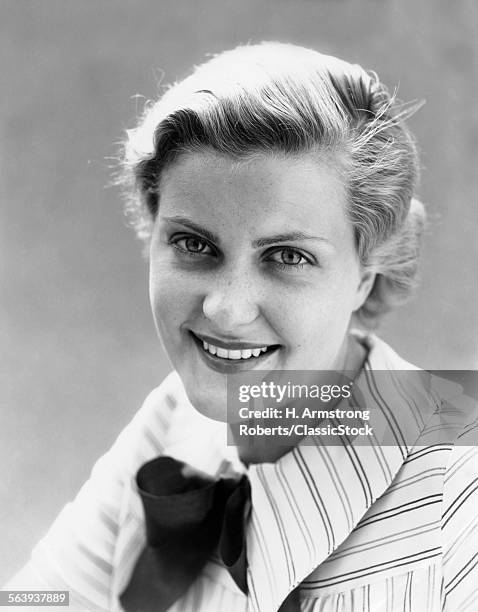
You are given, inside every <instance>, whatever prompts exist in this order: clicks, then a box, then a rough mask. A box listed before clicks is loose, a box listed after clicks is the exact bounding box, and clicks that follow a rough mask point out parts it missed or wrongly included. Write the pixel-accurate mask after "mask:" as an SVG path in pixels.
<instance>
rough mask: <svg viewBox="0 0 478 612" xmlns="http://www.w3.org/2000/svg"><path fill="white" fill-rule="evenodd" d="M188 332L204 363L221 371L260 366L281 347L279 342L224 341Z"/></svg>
mask: <svg viewBox="0 0 478 612" xmlns="http://www.w3.org/2000/svg"><path fill="white" fill-rule="evenodd" d="M189 333H190V335H191V337H192V339H193V340H194V343H195V344H196V346H197V347H198V350H199V353H200V354H201V356H202V357H203V359H205V360H206V363H207V364H208V365H209V366H210V367H213V369H219V371H221V372H226V371H229V370H230V371H234V370H237V369H240V370H242V369H249V368H256V367H260V366H261V365H262V363H263V362H264V361H265V360H266V359H268V358H269V357H270V356H271V355H272V354H273V353H275V352H276V351H278V350H279V349H280V348H281V345H280V344H262V345H261V344H253V343H249V342H224V341H221V340H218V339H216V338H212V337H210V336H203V335H202V334H201V335H196V334H195V333H194V332H192V331H190V332H189ZM214 366H216V367H214ZM224 368H225V369H224Z"/></svg>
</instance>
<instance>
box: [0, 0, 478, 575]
mask: <svg viewBox="0 0 478 612" xmlns="http://www.w3.org/2000/svg"><path fill="white" fill-rule="evenodd" d="M477 7H478V5H477V4H476V3H474V2H473V0H470V1H468V2H466V1H459V2H449V0H446V1H445V0H442V1H439V0H420V1H419V2H418V1H417V0H396V1H386V0H382V1H379V0H376V1H374V0H370V1H369V0H361V1H359V0H356V1H346V0H334V1H333V0H329V1H325V0H322V1H320V0H289V1H283V0H274V1H272V0H271V1H269V0H235V1H229V0H201V1H195V0H189V1H186V2H185V1H181V0H175V1H174V2H169V1H165V0H156V1H147V0H135V1H134V2H133V1H132V0H131V1H128V0H123V1H116V2H113V1H111V0H101V1H100V0H81V1H79V0H75V1H71V0H38V1H36V2H33V1H31V2H28V1H26V0H0V45H1V47H0V51H1V53H0V62H1V64H0V80H1V83H0V86H1V94H2V95H1V96H0V111H1V123H0V130H1V132H0V164H1V165H0V172H1V175H0V190H1V225H0V232H1V235H0V249H1V251H0V261H1V264H0V265H1V273H2V279H1V302H0V310H1V317H0V334H1V336H0V347H1V357H0V359H1V362H0V385H1V386H0V410H1V427H0V474H1V477H0V583H1V582H3V580H4V579H6V578H7V577H8V576H9V575H10V574H11V573H12V572H14V571H15V570H16V569H17V568H18V567H19V566H20V565H21V564H23V563H24V562H25V561H26V559H27V555H28V552H29V550H30V549H31V547H32V545H33V544H34V543H35V542H36V541H37V540H38V538H39V537H40V536H41V534H42V533H44V531H45V530H46V528H47V527H48V525H49V523H51V521H52V520H53V518H54V517H55V515H56V514H57V512H58V511H59V509H60V507H61V506H62V505H63V504H64V503H65V502H66V501H67V500H68V499H70V498H71V497H72V496H73V495H74V494H75V492H76V491H77V489H78V488H79V486H80V484H81V483H82V482H83V481H84V480H85V479H86V478H87V476H88V473H89V470H90V468H91V466H92V463H93V461H94V460H95V459H96V458H97V457H98V456H99V455H100V454H102V453H103V452H104V451H105V450H106V449H107V447H108V446H109V445H110V444H111V442H112V441H113V440H114V438H115V437H116V435H117V434H118V433H119V432H120V430H121V429H122V427H123V426H124V425H125V424H126V423H127V422H128V421H129V420H130V418H131V417H132V415H133V414H134V412H135V411H136V410H137V408H138V406H139V405H140V404H141V402H142V400H143V398H144V397H145V395H146V394H147V392H148V391H149V390H150V389H151V388H152V387H153V386H155V385H157V384H158V383H159V382H160V381H161V379H162V378H163V376H164V374H165V373H166V372H167V371H168V367H169V366H168V364H167V361H166V358H165V357H164V355H163V354H162V352H161V349H160V347H159V343H158V342H157V340H156V338H155V333H154V329H153V325H152V322H151V319H150V314H149V305H148V298H147V267H146V265H145V262H144V261H143V260H142V258H141V255H140V246H139V244H138V243H137V242H136V241H135V239H134V237H133V234H132V232H131V231H130V230H128V229H127V228H126V227H125V223H124V219H123V216H122V212H121V205H120V202H119V197H118V193H117V191H116V190H115V189H111V188H106V185H107V183H108V182H109V180H110V165H111V163H112V162H111V160H110V159H109V158H110V157H114V155H115V154H116V150H117V149H116V145H115V143H117V141H118V139H119V138H121V136H122V133H123V130H124V129H125V128H127V127H131V126H132V124H133V121H134V117H135V115H136V113H137V111H138V110H140V109H141V108H142V100H141V99H137V98H134V97H133V96H134V94H141V95H143V96H145V98H151V97H154V96H155V95H156V91H157V82H158V80H159V79H160V78H161V75H163V74H164V80H163V83H164V82H168V81H171V80H173V79H175V78H178V77H181V76H185V75H186V74H187V72H188V70H189V68H190V67H191V65H192V64H194V63H198V62H200V61H201V60H202V59H203V58H204V56H205V53H207V52H215V51H220V50H222V49H224V48H228V47H231V46H234V45H236V44H238V43H240V42H247V41H252V42H256V41H260V40H262V39H278V40H285V41H290V42H298V43H301V44H304V45H309V46H312V47H315V48H318V49H319V50H324V51H326V52H330V53H335V54H337V55H339V56H343V57H344V58H345V59H348V60H352V61H357V62H359V63H361V64H362V65H364V66H365V67H367V68H373V69H375V70H376V71H377V72H378V73H379V74H380V75H381V76H382V78H383V80H384V81H385V82H387V83H388V84H389V85H390V86H391V87H393V86H394V85H395V84H397V83H399V84H400V88H399V93H400V97H401V98H403V99H405V100H410V99H417V98H425V99H426V100H427V104H426V106H425V108H424V109H422V110H421V111H420V112H419V113H418V114H417V115H416V116H415V117H414V118H413V119H412V121H411V125H412V128H413V129H414V131H415V133H416V135H417V137H418V140H419V142H420V145H421V150H422V159H423V166H424V171H423V179H422V185H421V188H420V196H421V198H422V199H423V200H424V201H425V202H426V203H427V204H428V206H429V211H430V213H431V216H432V222H433V224H432V230H431V231H430V232H429V235H428V236H427V238H426V245H425V250H424V265H423V284H422V286H421V289H420V290H419V292H418V294H417V296H416V298H415V300H414V301H413V302H412V303H411V304H410V305H408V306H406V307H404V308H402V309H400V310H399V311H397V312H396V313H394V314H393V315H392V316H390V317H389V319H388V320H387V322H386V324H385V325H384V326H383V329H382V330H381V335H382V336H383V337H384V338H385V339H386V340H387V341H389V342H391V343H392V345H393V346H394V347H395V348H396V349H397V350H398V351H399V352H401V353H402V354H403V355H404V356H405V357H406V358H408V359H410V360H412V361H414V362H416V363H417V364H419V365H421V366H423V367H427V368H449V369H456V368H478V350H477V345H478V342H477V338H478V334H477V332H478V308H477V307H476V302H477V297H478V288H477V284H476V268H477V264H476V262H477V261H478V257H477V255H478V241H477V239H476V235H477V229H478V206H477V205H476V184H477V180H478V178H477V174H478V173H477V169H476V165H477V164H476V153H477V149H478V129H477V128H478V126H477V113H476V104H477V93H478V92H477V88H478V78H477V77H478V74H477V72H478V71H477V59H478V58H477V44H478V8H477Z"/></svg>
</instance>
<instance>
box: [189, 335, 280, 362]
mask: <svg viewBox="0 0 478 612" xmlns="http://www.w3.org/2000/svg"><path fill="white" fill-rule="evenodd" d="M190 333H191V334H192V336H193V337H194V336H196V338H199V340H203V341H204V342H207V343H208V344H213V345H214V346H218V347H219V348H223V349H227V350H228V351H239V350H245V349H256V348H262V347H264V346H279V345H278V344H271V343H270V342H265V343H264V344H258V343H257V342H255V343H254V344H252V342H237V341H234V340H228V339H224V340H221V339H220V338H213V337H212V336H206V335H205V334H198V333H197V332H193V331H191V332H190ZM256 359H258V357H256Z"/></svg>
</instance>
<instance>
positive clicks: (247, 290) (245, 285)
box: [203, 269, 260, 334]
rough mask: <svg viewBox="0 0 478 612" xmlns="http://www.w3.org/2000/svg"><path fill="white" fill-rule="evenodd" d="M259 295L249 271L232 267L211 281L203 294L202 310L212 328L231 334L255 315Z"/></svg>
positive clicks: (257, 313) (255, 316) (247, 323)
mask: <svg viewBox="0 0 478 612" xmlns="http://www.w3.org/2000/svg"><path fill="white" fill-rule="evenodd" d="M259 296H260V288H259V287H256V286H255V284H254V282H253V280H252V279H251V276H250V274H247V273H246V272H245V271H239V270H237V269H236V270H235V271H231V272H230V273H229V274H224V273H223V274H222V275H221V277H218V278H216V279H214V280H213V281H212V284H211V287H210V289H209V290H208V292H207V293H206V295H205V297H204V301H203V313H204V316H205V317H206V318H207V319H209V321H210V322H211V323H212V325H213V327H214V329H215V331H217V332H222V333H224V334H228V333H229V334H234V333H236V332H237V331H238V330H240V329H241V328H242V327H244V326H247V325H249V324H250V323H252V322H253V321H255V320H256V319H257V317H258V316H259V314H260V307H259Z"/></svg>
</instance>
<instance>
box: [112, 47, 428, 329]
mask: <svg viewBox="0 0 478 612" xmlns="http://www.w3.org/2000/svg"><path fill="white" fill-rule="evenodd" d="M417 106H418V105H417V104H415V105H403V104H402V105H400V104H398V103H397V101H396V99H395V97H394V96H391V95H390V94H389V93H388V91H387V89H386V88H385V86H384V85H383V84H382V83H381V82H380V81H379V79H378V77H377V75H376V74H375V73H372V72H366V71H365V70H364V69H363V68H362V67H360V66H359V65H357V64H350V63H348V62H345V61H342V60H340V59H338V58H336V57H332V56H329V55H323V54H321V53H318V52H317V51H313V50H311V49H306V48H303V47H299V46H295V45H289V44H283V43H270V42H267V43H262V44H259V45H249V46H240V47H237V48H236V49H233V50H230V51H225V52H223V53H220V54H219V55H217V56H215V57H213V58H212V59H210V60H209V61H207V62H205V63H204V64H202V65H200V66H199V67H197V68H196V69H195V71H194V72H193V74H192V75H191V76H189V77H187V78H186V79H184V80H183V81H181V82H179V83H176V84H174V85H173V86H172V87H170V88H169V89H168V90H167V91H166V93H165V94H164V95H163V96H162V97H161V98H160V99H159V100H158V101H156V102H154V103H150V104H149V105H147V108H146V110H145V113H144V115H143V117H142V118H141V119H140V121H139V123H138V125H137V127H136V128H135V129H133V130H129V131H127V138H126V140H125V143H124V151H123V156H122V173H121V183H122V184H123V186H124V188H125V194H126V198H127V204H126V211H127V213H128V215H129V216H130V219H131V222H132V224H133V226H134V227H135V229H136V232H137V234H138V236H139V237H140V238H142V239H143V240H145V241H146V242H149V238H150V235H151V228H152V222H153V221H154V218H155V216H156V213H157V210H158V206H159V202H160V178H161V174H162V172H163V170H164V169H165V168H166V167H167V166H168V165H170V164H171V163H173V162H174V160H175V159H177V158H178V156H180V155H181V154H184V153H185V152H190V151H198V150H201V149H204V148H206V147H209V148H212V149H214V150H215V151H217V152H219V153H222V154H224V155H228V156H231V157H233V158H245V157H247V156H249V155H251V154H254V153H257V152H262V153H269V154H274V153H282V154H286V155H291V156H296V155H301V154H304V153H317V154H318V155H319V154H320V155H323V153H324V152H325V153H327V152H331V153H339V154H340V155H338V156H337V158H338V159H340V160H341V166H342V167H341V171H342V174H343V176H344V177H345V180H346V181H347V184H348V194H349V201H348V210H347V212H348V216H349V219H350V221H351V223H352V225H353V227H354V231H355V238H356V246H357V253H358V256H359V259H360V262H361V263H362V265H363V266H365V267H372V268H373V269H374V270H375V271H376V272H377V276H376V280H375V284H374V286H373V288H372V290H371V292H370V295H369V296H368V298H367V300H366V301H365V303H364V305H363V306H362V308H361V309H360V311H359V312H358V313H356V314H357V316H358V317H359V319H360V320H361V321H362V322H363V324H364V325H365V326H367V327H375V326H376V325H377V323H378V321H379V320H380V318H381V316H382V315H383V314H384V313H385V312H387V311H388V310H390V309H391V308H392V307H393V306H394V305H395V304H397V303H400V302H403V301H404V300H406V298H407V297H408V296H409V295H410V293H411V290H412V288H413V286H414V285H415V282H416V277H417V264H418V256H419V242H420V236H421V233H422V230H423V225H424V221H425V212H424V208H423V205H422V204H421V203H420V202H419V201H418V200H417V199H415V198H414V193H415V189H416V184H417V180H418V167H419V166H418V155H417V150H416V146H415V144H414V140H413V138H412V136H411V134H410V132H409V130H408V128H407V126H406V125H405V123H404V121H405V120H406V119H407V118H408V117H409V116H410V115H411V114H412V113H413V112H414V111H415V110H416V108H417Z"/></svg>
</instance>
